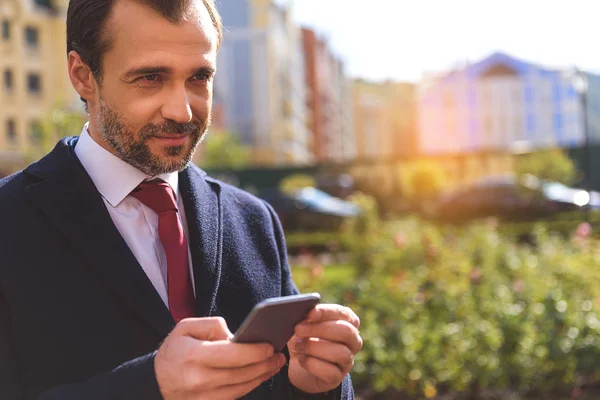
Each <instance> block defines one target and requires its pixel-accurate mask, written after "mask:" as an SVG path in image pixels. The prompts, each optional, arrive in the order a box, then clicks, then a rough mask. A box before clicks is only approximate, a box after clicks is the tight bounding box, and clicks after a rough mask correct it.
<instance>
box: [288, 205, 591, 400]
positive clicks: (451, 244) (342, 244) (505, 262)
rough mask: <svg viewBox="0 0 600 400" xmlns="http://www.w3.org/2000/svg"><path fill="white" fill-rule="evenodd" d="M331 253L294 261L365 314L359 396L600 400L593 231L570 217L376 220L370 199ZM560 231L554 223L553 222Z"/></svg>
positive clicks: (331, 298)
mask: <svg viewBox="0 0 600 400" xmlns="http://www.w3.org/2000/svg"><path fill="white" fill-rule="evenodd" d="M353 201H355V202H357V203H358V204H360V205H361V206H362V208H363V210H364V211H365V212H364V213H363V215H362V216H361V217H360V218H358V219H354V220H351V221H348V222H347V223H346V224H345V225H344V226H343V227H342V229H341V231H340V232H337V233H336V234H335V235H327V234H320V235H319V234H312V235H305V236H302V237H298V236H294V235H290V236H289V237H288V242H289V245H290V246H297V245H298V243H299V242H303V241H307V240H310V238H313V240H314V241H321V242H326V246H325V247H326V248H327V250H328V251H327V252H326V254H325V255H323V256H321V257H319V258H316V257H313V256H311V255H308V254H302V252H300V255H298V256H294V257H293V258H292V259H291V263H292V268H293V274H294V278H295V280H296V283H297V285H298V287H299V289H300V290H301V291H302V292H311V291H317V292H320V293H321V295H322V296H323V299H324V301H326V302H336V303H341V304H345V305H347V306H349V307H351V308H353V309H354V310H355V311H356V312H357V314H358V315H359V316H360V317H361V320H362V325H361V334H362V336H363V338H364V343H365V344H364V348H363V350H362V352H361V353H360V354H359V355H358V358H357V360H356V364H355V368H354V371H353V380H354V382H355V387H356V391H357V395H358V396H359V397H360V398H362V399H382V400H385V399H407V400H408V399H448V400H450V399H514V400H519V399H548V400H550V399H552V400H554V399H557V400H558V399H597V398H600V390H598V388H599V387H600V285H599V283H600V240H598V239H597V238H596V237H594V228H593V227H592V225H590V224H587V223H581V222H580V221H575V220H568V221H559V223H558V225H557V223H556V222H555V223H547V222H543V221H541V222H534V223H530V224H528V225H527V231H528V234H529V235H530V240H527V241H523V240H521V238H522V233H523V230H524V229H525V227H524V226H523V225H521V226H518V227H515V226H506V225H504V224H503V223H499V222H498V221H497V220H495V219H488V220H483V221H478V222H473V223H469V224H465V225H462V226H452V227H450V226H443V225H439V224H436V223H433V222H427V221H424V220H421V219H419V218H416V217H405V218H400V219H392V220H386V221H383V220H381V219H380V217H379V213H378V210H377V206H376V202H375V201H374V200H373V199H372V198H370V197H369V196H365V195H357V196H355V197H354V199H353ZM557 227H558V228H560V229H557Z"/></svg>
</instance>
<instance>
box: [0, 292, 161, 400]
mask: <svg viewBox="0 0 600 400" xmlns="http://www.w3.org/2000/svg"><path fill="white" fill-rule="evenodd" d="M154 356H155V353H151V354H147V355H145V356H143V357H140V358H136V359H134V360H131V361H128V362H126V363H124V364H122V365H120V366H118V367H117V368H115V369H113V370H112V371H106V372H104V373H101V374H98V375H96V376H93V377H92V378H90V379H88V380H87V381H85V382H81V383H75V384H69V385H61V386H56V387H54V388H51V389H49V390H47V391H45V392H43V393H41V394H31V393H28V392H30V391H31V388H26V387H24V383H23V382H22V381H21V376H20V373H19V368H18V361H17V354H16V352H15V346H14V337H13V333H12V328H11V317H10V307H9V303H8V301H7V299H6V297H5V296H4V295H3V294H2V293H1V292H0V399H7V400H8V399H11V400H13V399H14V400H25V399H27V400H29V399H31V398H32V397H31V396H35V397H36V398H38V399H39V400H58V399H60V400H75V399H90V400H96V399H97V400H100V399H103V400H104V399H115V400H121V399H122V400H130V399H148V400H160V399H162V396H161V394H160V390H159V388H158V383H157V382H156V375H155V373H154ZM27 389H29V390H27ZM37 396H39V397H37Z"/></svg>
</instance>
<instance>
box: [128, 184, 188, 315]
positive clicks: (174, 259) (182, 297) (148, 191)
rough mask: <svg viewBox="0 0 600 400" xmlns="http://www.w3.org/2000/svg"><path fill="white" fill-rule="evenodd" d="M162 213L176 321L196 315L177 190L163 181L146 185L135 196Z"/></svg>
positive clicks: (171, 305) (160, 227)
mask: <svg viewBox="0 0 600 400" xmlns="http://www.w3.org/2000/svg"><path fill="white" fill-rule="evenodd" d="M131 195H132V196H134V197H135V198H136V199H138V200H139V201H140V202H142V203H143V204H144V205H146V206H147V207H149V208H151V209H152V210H153V211H154V212H155V213H157V214H158V236H159V237H160V241H161V243H162V246H163V249H164V250H165V254H166V256H167V290H168V296H169V309H170V310H171V315H172V316H173V319H174V320H175V322H179V321H181V320H182V319H184V318H189V317H193V316H194V303H195V302H194V291H193V289H192V280H191V278H190V269H189V264H188V246H187V241H186V239H185V235H184V233H183V227H182V226H181V223H180V222H179V218H178V217H177V202H176V201H175V193H174V192H173V188H171V186H170V185H169V184H168V183H166V182H163V181H161V180H152V181H147V182H146V181H145V182H142V183H141V184H140V185H139V186H138V187H137V188H136V190H134V191H133V192H132V193H131Z"/></svg>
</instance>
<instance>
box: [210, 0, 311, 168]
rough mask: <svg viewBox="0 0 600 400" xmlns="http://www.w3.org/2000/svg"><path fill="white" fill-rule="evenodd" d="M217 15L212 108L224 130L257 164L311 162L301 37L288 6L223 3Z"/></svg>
mask: <svg viewBox="0 0 600 400" xmlns="http://www.w3.org/2000/svg"><path fill="white" fill-rule="evenodd" d="M219 11H220V12H221V15H222V17H223V23H224V28H225V32H224V43H223V47H222V48H221V51H220V53H219V56H218V61H217V62H218V70H219V72H218V73H217V77H216V79H215V104H216V106H222V110H223V124H224V127H225V129H227V130H230V131H232V132H234V133H236V134H238V135H240V138H241V141H242V143H244V144H246V145H248V146H251V147H252V149H253V156H254V157H253V158H254V161H255V163H257V164H263V165H285V164H295V165H298V164H308V163H311V162H312V159H313V157H312V153H311V152H310V146H311V144H310V135H309V131H308V127H307V115H306V89H305V85H304V76H305V72H304V61H303V52H302V49H301V44H302V36H301V31H300V29H299V27H297V26H296V25H295V24H294V23H293V21H292V19H291V15H290V5H289V4H287V3H286V2H282V1H278V2H275V1H273V0H228V1H226V2H222V3H220V4H219Z"/></svg>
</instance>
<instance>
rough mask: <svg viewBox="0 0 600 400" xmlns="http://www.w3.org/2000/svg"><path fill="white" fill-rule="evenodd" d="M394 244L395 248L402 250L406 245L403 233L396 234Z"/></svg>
mask: <svg viewBox="0 0 600 400" xmlns="http://www.w3.org/2000/svg"><path fill="white" fill-rule="evenodd" d="M394 244H395V245H396V247H397V248H399V249H403V248H405V247H406V245H407V244H408V236H407V235H406V233H404V232H398V233H396V235H395V236H394Z"/></svg>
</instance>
